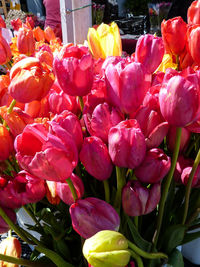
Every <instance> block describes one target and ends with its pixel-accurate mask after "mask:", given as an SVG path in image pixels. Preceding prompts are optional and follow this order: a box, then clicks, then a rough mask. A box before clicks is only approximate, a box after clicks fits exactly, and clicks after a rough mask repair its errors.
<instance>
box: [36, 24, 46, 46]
mask: <svg viewBox="0 0 200 267" xmlns="http://www.w3.org/2000/svg"><path fill="white" fill-rule="evenodd" d="M33 35H34V37H35V39H36V41H37V42H39V41H42V42H44V41H45V34H44V31H43V30H42V29H41V28H40V27H39V26H38V27H36V28H34V29H33Z"/></svg>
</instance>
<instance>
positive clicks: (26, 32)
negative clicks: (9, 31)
mask: <svg viewBox="0 0 200 267" xmlns="http://www.w3.org/2000/svg"><path fill="white" fill-rule="evenodd" d="M17 48H18V50H19V52H20V53H21V54H25V55H27V56H30V55H32V54H33V53H34V51H35V39H34V37H33V31H32V30H31V29H28V28H25V27H22V28H20V29H19V31H18V35H17Z"/></svg>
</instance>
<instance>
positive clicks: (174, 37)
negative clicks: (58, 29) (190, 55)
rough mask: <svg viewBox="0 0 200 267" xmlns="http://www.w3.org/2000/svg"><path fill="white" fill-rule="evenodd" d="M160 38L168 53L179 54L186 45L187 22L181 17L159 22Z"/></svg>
mask: <svg viewBox="0 0 200 267" xmlns="http://www.w3.org/2000/svg"><path fill="white" fill-rule="evenodd" d="M161 32H162V38H163V41H164V45H165V49H166V52H167V53H168V54H174V55H180V54H181V53H182V52H183V50H184V48H185V46H186V32H187V24H186V23H185V22H184V20H183V19H182V18H181V17H175V18H173V19H169V20H167V21H165V20H163V22H162V23H161Z"/></svg>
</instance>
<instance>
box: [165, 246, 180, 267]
mask: <svg viewBox="0 0 200 267" xmlns="http://www.w3.org/2000/svg"><path fill="white" fill-rule="evenodd" d="M168 265H169V266H173V267H184V261H183V256H182V254H181V252H180V251H179V250H178V249H175V250H173V251H172V253H171V254H170V255H169V261H168Z"/></svg>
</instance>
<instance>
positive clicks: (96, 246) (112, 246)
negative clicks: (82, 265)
mask: <svg viewBox="0 0 200 267" xmlns="http://www.w3.org/2000/svg"><path fill="white" fill-rule="evenodd" d="M83 255H84V257H85V258H86V259H87V261H88V262H89V263H90V264H91V265H92V266H94V267H120V266H123V267H124V266H125V265H126V264H128V262H129V260H130V252H129V251H128V241H127V239H126V238H125V237H124V236H123V235H122V234H121V233H118V232H114V231H108V230H105V231H100V232H98V233H97V234H95V235H94V236H92V237H91V238H89V239H87V240H86V241H85V243H84V245H83Z"/></svg>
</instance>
